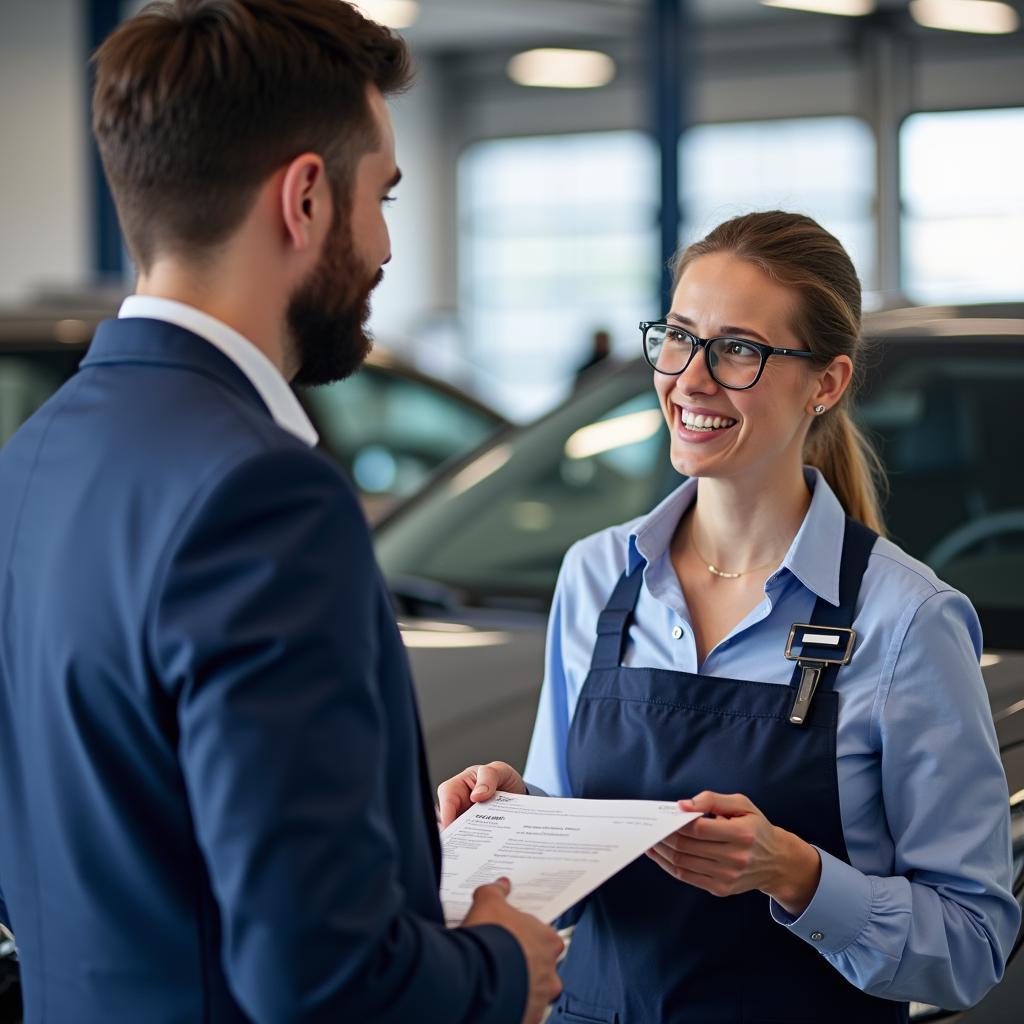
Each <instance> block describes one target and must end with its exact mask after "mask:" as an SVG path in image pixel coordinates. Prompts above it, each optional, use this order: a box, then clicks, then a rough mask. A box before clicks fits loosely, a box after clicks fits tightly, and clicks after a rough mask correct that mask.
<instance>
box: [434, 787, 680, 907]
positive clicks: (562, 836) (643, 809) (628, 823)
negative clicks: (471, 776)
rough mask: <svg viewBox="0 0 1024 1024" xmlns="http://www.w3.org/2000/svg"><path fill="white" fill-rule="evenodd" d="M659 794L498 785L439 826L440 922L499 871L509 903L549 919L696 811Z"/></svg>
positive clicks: (590, 890)
mask: <svg viewBox="0 0 1024 1024" xmlns="http://www.w3.org/2000/svg"><path fill="white" fill-rule="evenodd" d="M699 817H700V814H699V813H697V812H686V811H681V810H680V809H679V807H678V805H676V804H674V803H668V802H665V803H663V802H661V801H659V800H576V799H569V798H563V797H549V796H516V795H514V794H512V793H498V794H497V795H496V796H494V797H493V798H492V799H491V800H488V801H487V802H486V803H482V804H474V805H473V806H472V807H471V808H470V809H469V810H468V811H466V812H465V813H464V814H463V815H462V816H461V817H459V818H456V819H455V821H453V822H452V824H451V825H449V826H448V828H446V829H445V830H444V832H442V833H441V845H442V849H443V852H444V859H443V870H442V876H441V902H442V904H443V905H444V917H445V922H446V923H447V924H448V925H449V926H455V925H457V924H459V923H461V921H462V919H463V918H464V917H465V916H466V914H467V913H468V912H469V908H470V905H471V904H472V902H473V890H474V889H476V887H477V886H479V885H486V884H487V883H488V882H493V881H494V880H495V879H497V878H499V877H501V876H502V875H504V876H505V877H506V878H508V879H509V880H510V881H511V882H512V893H511V895H510V896H509V903H511V904H512V906H514V907H515V908H516V909H517V910H523V911H526V912H527V913H530V914H533V915H535V916H536V917H539V918H540V919H541V920H542V921H548V922H551V921H554V919H555V918H556V917H558V916H559V915H560V914H563V913H564V912H565V911H566V910H568V909H569V908H570V907H571V906H572V905H573V904H574V903H577V902H579V900H581V899H582V898H583V897H584V896H586V895H587V894H588V893H590V892H593V891H594V889H596V888H597V887H598V886H599V885H600V884H601V883H602V882H604V881H606V880H607V879H609V878H611V876H612V875H614V874H615V873H616V872H618V871H621V870H622V869H623V868H624V867H625V866H626V865H627V864H630V863H631V862H632V861H634V860H636V858H637V857H639V856H640V855H641V854H642V853H643V852H644V851H645V850H648V849H650V848H651V847H652V846H654V845H655V844H656V843H659V842H661V840H662V839H664V838H665V837H666V836H669V835H671V834H672V833H673V832H675V831H676V830H677V829H680V828H682V827H683V826H684V825H686V824H687V823H689V822H691V821H693V820H694V818H699Z"/></svg>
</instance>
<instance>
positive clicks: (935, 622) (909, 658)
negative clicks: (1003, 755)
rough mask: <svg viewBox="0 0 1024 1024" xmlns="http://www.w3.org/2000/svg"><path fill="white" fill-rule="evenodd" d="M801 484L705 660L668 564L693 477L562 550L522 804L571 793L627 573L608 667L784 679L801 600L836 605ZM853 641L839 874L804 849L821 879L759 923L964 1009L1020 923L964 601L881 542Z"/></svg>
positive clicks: (989, 978) (827, 492) (841, 741)
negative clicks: (791, 530) (577, 746)
mask: <svg viewBox="0 0 1024 1024" xmlns="http://www.w3.org/2000/svg"><path fill="white" fill-rule="evenodd" d="M806 476H807V482H808V485H809V486H810V487H811V488H812V489H813V497H812V500H811V505H810V508H809V509H808V512H807V515H806V517H805V518H804V521H803V524H802V525H801V527H800V530H799V532H798V533H797V535H796V537H795V539H794V540H793V543H792V545H791V546H790V549H789V551H788V552H787V554H786V557H785V558H784V559H783V561H782V564H781V565H780V566H779V568H778V569H777V570H776V571H775V572H774V573H772V575H771V576H770V577H769V578H768V580H767V581H766V583H765V588H764V591H765V596H764V600H763V601H761V602H760V604H758V606H757V607H756V608H754V609H753V611H751V612H750V614H749V615H747V617H746V618H745V619H743V621H742V622H740V623H739V624H738V625H737V626H736V627H735V628H734V629H733V630H732V632H731V633H730V634H729V635H728V636H727V637H725V638H724V639H723V640H722V641H721V642H720V643H719V644H718V645H717V646H716V647H715V648H714V649H713V650H712V651H710V652H709V653H708V655H707V657H706V658H705V660H704V663H703V664H699V663H698V660H697V649H696V644H695V641H694V634H693V629H692V626H691V624H690V616H689V612H688V610H687V607H686V601H685V599H684V597H683V592H682V589H681V587H680V585H679V580H678V578H677V577H676V574H675V570H674V568H673V566H672V562H671V560H670V558H669V544H670V541H671V539H672V535H673V533H674V531H675V528H676V525H677V524H678V522H679V519H680V517H681V516H682V515H683V513H684V512H685V511H686V509H687V508H688V507H689V505H690V504H691V502H692V501H693V499H694V497H695V495H696V488H697V482H696V480H688V481H686V482H685V483H684V484H683V485H682V486H681V487H679V488H678V489H677V490H676V491H674V492H673V493H672V494H670V495H669V496H668V497H667V498H666V499H665V500H664V501H663V502H662V503H661V504H660V505H659V506H658V507H657V508H656V509H654V511H653V512H651V513H650V514H649V515H647V516H646V517H644V518H641V519H637V520H634V521H632V522H629V523H625V524H623V525H622V526H614V527H611V528H609V529H607V530H603V531H602V532H600V533H597V534H594V535H593V536H590V537H587V538H585V539H584V540H581V541H579V542H578V543H577V544H575V545H573V547H572V548H570V550H569V552H568V553H567V554H566V556H565V560H564V562H563V564H562V570H561V573H560V575H559V578H558V585H557V587H556V589H555V597H554V604H553V606H552V609H551V618H550V622H549V627H548V642H547V655H546V664H545V677H544V685H543V689H542V691H541V698H540V707H539V710H538V714H537V722H536V726H535V727H534V733H533V741H532V743H531V746H530V754H529V758H528V759H527V763H526V771H525V778H526V781H527V783H528V785H529V786H530V787H531V789H532V790H534V791H542V792H545V793H548V794H551V795H553V796H554V795H557V796H569V795H571V787H570V785H569V780H568V776H567V772H566V748H567V739H568V735H569V726H570V723H571V722H572V717H573V713H574V712H575V709H576V702H577V700H578V699H579V695H580V690H581V689H582V688H583V683H584V680H585V679H586V676H587V672H588V670H589V667H590V660H591V655H592V653H593V649H594V639H595V635H596V624H597V617H598V615H599V613H600V612H601V610H602V609H603V608H604V605H605V603H606V601H607V599H608V597H609V595H610V594H611V591H612V588H613V587H614V586H615V583H616V581H617V580H618V579H619V576H620V575H621V574H622V572H623V571H624V570H625V569H626V567H627V565H628V566H629V567H630V568H631V569H633V568H637V567H640V566H643V574H644V585H643V587H642V588H641V590H640V596H639V598H638V600H637V605H636V613H635V616H634V620H633V623H632V625H631V627H630V631H629V642H628V644H627V645H626V651H625V655H624V657H623V664H624V665H626V666H628V667H636V668H639V667H645V668H662V669H664V668H668V669H675V670H677V671H680V672H693V673H695V672H700V673H702V674H703V675H706V676H721V677H727V678H732V679H750V680H760V681H762V682H766V683H778V684H779V685H780V686H785V685H787V684H788V683H789V681H790V679H791V677H792V674H793V664H792V662H789V661H787V660H786V659H785V658H784V657H783V651H784V650H785V646H786V637H787V635H788V632H789V627H790V626H791V625H792V623H794V622H808V621H810V618H809V617H810V615H811V612H812V609H813V608H814V603H815V600H816V599H817V598H818V597H823V598H824V599H825V600H827V601H829V602H831V603H832V604H838V603H839V561H840V555H841V551H842V535H843V525H844V521H845V516H844V512H843V509H842V506H841V505H840V504H839V501H838V499H837V498H836V497H835V495H834V494H833V493H832V490H831V489H830V488H829V486H828V484H827V483H826V482H825V480H824V478H823V477H822V476H821V475H820V474H819V473H818V472H817V471H816V470H811V469H808V470H807V472H806ZM853 627H854V629H855V630H856V632H857V647H856V649H855V652H854V656H853V660H852V661H851V662H850V664H848V665H846V666H844V667H843V668H841V669H840V670H839V674H838V678H837V682H836V691H837V693H838V694H839V724H838V736H837V752H836V753H837V758H838V778H839V802H840V809H841V813H842V823H843V834H844V836H845V838H846V847H847V850H848V852H849V855H850V864H847V863H845V862H844V861H841V860H838V859H837V858H835V857H833V856H831V855H830V854H828V853H826V852H824V851H819V852H820V853H821V881H820V883H819V885H818V889H817V891H816V893H815V895H814V897H813V899H812V900H811V902H810V904H809V905H808V907H807V909H806V910H805V911H804V913H803V914H801V915H800V916H799V917H797V918H794V917H792V916H790V915H789V914H787V913H786V912H785V911H784V910H783V909H782V907H780V906H778V904H776V903H774V901H772V902H771V903H770V912H771V914H772V916H773V917H774V918H775V920H776V921H777V922H778V923H779V925H780V926H782V927H785V928H789V929H790V930H791V931H793V932H795V933H796V934H797V935H799V936H801V938H803V939H804V940H805V941H806V942H808V943H810V944H811V945H812V946H814V947H815V948H816V949H818V950H820V951H821V953H822V955H823V956H825V957H826V958H827V959H828V960H829V961H830V962H831V963H832V964H833V965H834V966H835V967H836V969H837V970H839V971H840V972H841V973H842V974H843V975H844V976H845V977H846V978H847V979H848V980H849V981H851V982H852V983H853V984H854V985H856V986H857V987H858V988H861V989H863V990H864V991H866V992H869V993H871V994H873V995H877V996H884V997H887V998H890V999H900V1000H919V1001H922V1002H928V1003H934V1004H936V1005H939V1006H945V1007H947V1008H951V1009H953V1008H960V1007H964V1006H969V1005H971V1004H973V1003H975V1002H977V1001H978V1000H979V999H980V998H981V997H982V996H983V995H984V994H985V992H987V991H988V989H989V988H990V987H991V986H992V985H994V984H995V983H996V982H997V981H998V980H999V978H1000V977H1001V976H1002V971H1003V965H1004V963H1005V960H1006V957H1007V955H1008V954H1009V951H1010V949H1011V946H1012V943H1013V940H1014V937H1015V935H1016V933H1017V928H1018V924H1019V918H1020V912H1019V908H1018V906H1017V904H1016V901H1015V900H1014V899H1013V896H1012V894H1011V892H1010V885H1011V870H1012V869H1011V853H1010V829H1009V824H1010V823H1009V810H1008V807H1009V804H1008V794H1007V787H1006V777H1005V775H1004V773H1003V769H1002V765H1001V763H1000V760H999V750H998V746H997V743H996V736H995V729H994V727H993V725H992V717H991V712H990V710H989V705H988V701H987V698H986V695H985V687H984V683H983V681H982V677H981V670H980V668H979V665H978V659H979V655H980V653H981V628H980V625H979V623H978V618H977V615H976V614H975V612H974V609H973V608H972V607H971V604H970V602H969V601H968V600H967V598H965V597H964V596H963V595H962V594H960V593H958V592H957V591H955V590H953V589H952V588H950V587H948V586H946V584H944V583H942V582H941V580H939V579H938V578H937V577H936V576H935V574H934V573H933V572H932V571H931V570H930V569H929V568H928V567H927V566H926V565H924V564H922V563H921V562H918V561H916V560H915V559H913V558H911V557H910V556H909V555H907V554H906V553H905V552H903V551H901V550H900V549H899V548H898V547H896V545H895V544H892V543H891V542H889V541H887V540H884V539H882V540H879V541H878V543H877V544H876V545H875V548H874V550H873V552H872V554H871V558H870V561H869V563H868V568H867V571H866V572H865V574H864V580H863V583H862V585H861V590H860V596H859V598H858V601H857V608H856V616H855V620H854V623H853ZM695 795H696V794H694V793H680V794H679V796H680V797H691V796H695ZM680 884H683V883H680ZM766 912H768V911H766Z"/></svg>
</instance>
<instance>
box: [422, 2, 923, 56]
mask: <svg viewBox="0 0 1024 1024" xmlns="http://www.w3.org/2000/svg"><path fill="white" fill-rule="evenodd" d="M690 2H691V4H692V11H693V15H694V17H695V18H696V20H697V24H698V25H699V26H701V27H704V26H708V27H728V25H729V24H730V23H740V22H754V23H757V22H771V21H774V22H778V23H781V22H784V21H785V19H791V20H792V19H801V18H802V19H807V18H826V19H828V17H829V16H828V15H803V14H798V13H796V12H793V11H780V10H775V9H772V8H767V7H763V6H762V5H761V4H760V3H758V2H757V0H690ZM649 5H650V0H420V15H419V18H418V20H417V21H416V23H415V24H414V25H413V26H412V27H411V28H409V29H406V30H405V31H404V32H403V35H404V36H405V37H406V38H407V39H408V40H409V42H410V43H411V44H412V46H413V47H414V48H415V49H417V50H419V51H420V52H438V51H448V52H460V51H462V52H464V51H467V50H482V49H490V48H498V47H511V46H519V45H530V46H534V45H537V46H539V45H544V44H545V43H547V42H550V43H552V44H558V43H563V42H565V41H567V40H573V39H575V40H578V41H579V42H584V41H586V40H591V39H593V40H597V39H615V38H621V37H623V36H632V35H635V34H636V33H637V32H640V31H642V29H643V25H644V19H645V16H646V14H647V11H648V10H649ZM905 5H906V0H879V6H880V8H882V9H885V8H899V7H903V6H905ZM831 20H835V19H831Z"/></svg>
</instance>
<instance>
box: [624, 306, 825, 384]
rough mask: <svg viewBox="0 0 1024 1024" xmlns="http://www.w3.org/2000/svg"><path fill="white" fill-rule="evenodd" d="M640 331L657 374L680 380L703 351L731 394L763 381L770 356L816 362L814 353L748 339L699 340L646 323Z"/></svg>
mask: <svg viewBox="0 0 1024 1024" xmlns="http://www.w3.org/2000/svg"><path fill="white" fill-rule="evenodd" d="M640 331H641V333H642V334H643V338H644V358H645V359H646V360H647V362H648V363H650V365H651V366H652V367H653V368H654V369H655V370H657V371H658V373H664V374H668V375H669V376H672V377H678V376H679V374H681V373H682V372H683V370H685V369H686V368H687V367H688V366H689V365H690V362H691V361H692V360H693V357H694V355H695V354H696V352H697V349H699V348H702V349H704V358H705V360H706V361H707V364H708V373H710V374H711V377H712V379H713V380H715V381H716V382H717V383H719V384H721V385H722V387H723V388H729V389H731V390H732V391H746V390H747V389H748V388H752V387H753V386H754V385H755V384H756V383H757V382H758V381H759V380H760V379H761V374H762V373H763V372H764V364H765V363H766V362H767V361H768V357H769V356H799V357H800V358H801V359H813V358H814V353H813V352H807V351H806V350H804V349H799V348H775V347H774V346H772V345H762V344H760V343H759V342H756V341H750V340H748V339H747V338H698V337H697V336H696V335H695V334H691V333H690V332H689V331H685V330H683V328H682V327H676V326H674V325H672V324H665V323H659V322H650V321H647V320H643V321H641V322H640Z"/></svg>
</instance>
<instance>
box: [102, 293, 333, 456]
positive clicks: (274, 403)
mask: <svg viewBox="0 0 1024 1024" xmlns="http://www.w3.org/2000/svg"><path fill="white" fill-rule="evenodd" d="M117 315H118V318H119V319H120V318H122V317H139V318H142V319H145V320H163V321H165V322H166V323H169V324H174V325H175V326H177V327H182V328H184V329H185V330H186V331H191V332H192V333H193V334H195V335H198V336H199V337H200V338H202V339H203V340H204V341H208V342H209V343H210V344H211V345H213V346H214V348H217V349H219V350H220V351H221V352H223V353H224V355H226V356H227V357H228V359H230V360H231V362H233V363H234V364H235V366H237V367H238V369H239V370H241V371H242V373H244V374H245V376H246V378H247V379H248V381H249V383H250V384H252V386H253V387H254V388H255V389H256V391H257V393H258V394H259V396H260V398H262V399H263V403H264V405H266V407H267V409H268V410H269V411H270V415H271V416H273V418H274V422H275V423H277V425H278V426H279V427H281V428H282V429H284V430H287V431H288V432H289V433H290V434H294V435H295V436H296V437H297V438H298V439H299V440H300V441H302V442H304V443H305V444H308V445H309V446H310V448H312V447H314V446H315V445H316V443H317V442H318V441H319V440H320V438H319V436H318V435H317V432H316V430H315V429H314V427H313V424H312V423H310V421H309V417H308V416H307V415H306V412H305V410H304V409H303V408H302V405H301V404H300V403H299V400H298V399H297V398H296V397H295V393H294V392H293V391H292V389H291V388H290V387H289V386H288V382H287V381H286V380H285V379H284V377H282V376H281V373H280V371H279V370H278V369H277V367H276V366H274V364H273V363H272V362H271V361H270V360H269V359H268V358H267V357H266V356H265V355H264V354H263V353H262V352H261V351H260V350H259V349H258V348H257V347H256V346H255V345H254V344H253V343H252V342H251V341H249V340H248V339H247V338H245V337H244V336H243V335H241V334H239V333H238V331H236V330H235V329H234V328H233V327H228V325H227V324H226V323H224V322H223V321H221V320H218V319H217V318H216V317H212V316H210V314H209V313H204V312H203V311H202V310H199V309H196V308H195V307H194V306H189V305H186V304H185V303H184V302H177V301H175V300H174V299H163V298H159V297H157V296H154V295H129V296H128V298H127V299H125V300H124V302H122V303H121V308H120V310H119V311H118V314H117Z"/></svg>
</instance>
